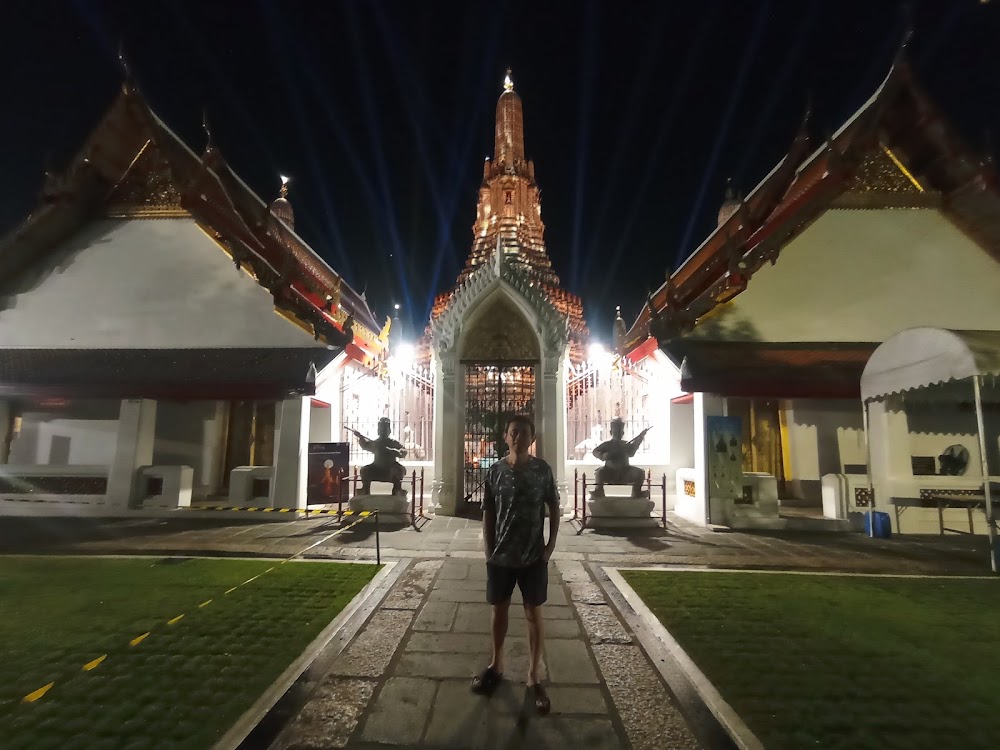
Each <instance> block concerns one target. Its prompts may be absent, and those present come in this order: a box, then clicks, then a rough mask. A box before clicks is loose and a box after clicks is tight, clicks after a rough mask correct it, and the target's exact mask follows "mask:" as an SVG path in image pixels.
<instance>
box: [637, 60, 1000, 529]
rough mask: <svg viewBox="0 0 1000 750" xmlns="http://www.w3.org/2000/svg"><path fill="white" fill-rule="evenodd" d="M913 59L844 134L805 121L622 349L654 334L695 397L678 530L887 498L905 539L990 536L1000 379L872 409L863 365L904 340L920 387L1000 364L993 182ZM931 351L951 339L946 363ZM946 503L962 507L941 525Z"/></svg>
mask: <svg viewBox="0 0 1000 750" xmlns="http://www.w3.org/2000/svg"><path fill="white" fill-rule="evenodd" d="M904 54H905V52H904V53H901V54H900V57H899V59H897V61H896V63H895V64H894V66H893V67H892V69H891V72H890V73H889V74H888V76H887V78H886V79H885V81H884V82H883V83H882V85H881V86H879V88H878V90H877V91H876V92H875V93H874V94H873V95H872V97H871V98H870V99H869V100H868V101H867V102H865V104H864V105H863V106H862V107H861V108H860V109H859V110H858V111H857V112H856V113H855V114H854V115H853V116H852V117H851V118H850V119H849V120H848V121H847V122H846V123H844V125H843V126H842V127H840V128H839V129H838V130H837V131H836V132H835V133H833V135H831V136H830V137H828V138H827V139H825V140H823V141H821V142H815V141H813V139H811V138H810V137H809V135H808V128H807V124H806V123H804V124H803V127H802V128H801V129H800V131H799V133H798V134H797V135H796V136H795V137H794V139H793V141H792V143H791V146H790V147H789V149H788V153H787V154H786V155H785V157H784V158H783V159H782V160H781V161H780V162H779V163H778V164H777V165H776V166H775V167H774V169H773V170H772V171H771V172H770V173H769V174H767V175H766V176H765V177H764V179H763V180H761V181H760V183H759V184H757V185H756V187H754V188H753V189H752V190H750V191H749V192H748V194H747V195H746V197H745V198H742V197H738V196H737V195H736V194H734V193H733V192H730V193H729V194H728V195H727V201H726V204H725V205H724V206H723V208H722V210H721V211H720V213H719V222H718V226H717V227H716V228H715V229H714V230H713V231H712V232H711V233H710V234H709V236H708V237H707V238H706V239H705V240H704V242H702V243H701V245H700V246H699V247H698V248H697V249H696V250H695V251H694V252H693V253H692V254H691V256H690V257H688V258H687V259H686V260H685V261H684V262H683V263H682V264H681V265H680V267H679V268H677V269H676V270H675V271H673V272H672V273H671V274H669V276H668V278H667V281H666V283H664V284H663V285H662V286H661V287H660V288H659V289H658V290H657V291H656V292H655V294H653V295H652V296H651V297H650V299H649V300H648V303H647V305H646V306H645V308H644V309H643V311H642V313H641V314H640V315H639V318H638V319H637V320H636V322H635V323H634V324H633V325H632V326H631V327H630V330H629V331H628V333H627V334H626V336H625V338H626V344H625V348H626V349H627V350H630V351H631V350H635V349H636V348H639V347H644V346H648V343H649V340H650V338H653V339H655V340H656V341H657V342H658V346H659V348H660V350H661V351H663V352H664V353H666V354H667V355H668V356H669V357H670V359H671V360H672V361H673V362H674V363H675V364H676V365H677V367H678V368H679V369H680V387H681V389H682V390H683V391H684V392H686V393H687V394H690V395H688V396H683V397H681V398H677V399H675V400H674V402H673V403H672V405H671V411H672V418H679V417H681V415H684V418H686V419H688V420H689V422H690V424H691V425H692V427H693V429H692V430H691V431H690V433H689V435H688V437H687V440H688V441H690V443H691V445H692V446H693V456H692V461H691V463H690V465H689V466H687V467H683V468H681V469H679V470H678V471H677V475H676V479H677V481H676V494H677V500H676V512H677V513H678V515H680V516H682V517H684V518H687V519H690V520H692V521H694V522H696V523H700V524H705V523H718V524H725V525H728V526H742V527H754V526H758V527H785V526H790V525H791V526H794V525H796V524H798V525H803V524H804V523H805V522H806V519H804V518H803V516H812V517H814V519H817V520H816V521H815V523H822V521H820V520H818V519H825V520H826V523H828V525H830V526H833V527H836V526H837V525H838V524H839V525H845V524H847V523H848V520H849V519H857V518H858V517H860V514H861V513H862V512H863V511H866V510H869V509H870V508H871V507H872V502H873V501H874V505H875V508H876V509H879V510H882V511H886V512H888V513H890V515H891V516H892V519H893V521H892V522H893V527H894V529H895V530H896V531H897V532H900V531H902V532H903V533H927V532H931V533H938V532H939V529H943V528H944V527H945V526H947V527H950V528H956V527H957V528H958V529H959V530H961V529H966V530H967V531H974V532H976V533H983V531H984V530H985V528H986V524H985V518H984V516H983V510H982V508H983V505H982V503H981V498H982V493H983V492H984V488H988V485H989V484H990V480H997V476H996V475H997V474H1000V468H998V467H1000V443H998V433H1000V413H998V411H997V402H998V399H1000V393H998V390H997V386H996V377H995V370H994V371H989V370H987V369H984V370H982V372H981V373H980V374H981V375H983V380H982V382H981V383H978V381H977V386H976V392H975V394H974V393H973V386H972V383H971V381H968V380H967V381H965V382H957V381H956V382H952V383H950V385H949V387H948V388H946V389H943V390H942V389H935V388H930V387H927V388H924V389H922V390H908V389H912V388H913V385H912V384H910V385H906V386H905V387H904V386H903V385H899V386H898V387H890V390H888V391H887V390H886V389H884V388H883V389H882V390H876V391H871V389H866V396H865V401H866V404H865V405H864V406H863V404H862V388H863V385H862V384H863V382H864V378H865V377H870V376H871V369H872V368H869V373H868V375H866V366H868V364H869V362H871V363H872V365H873V367H874V365H875V363H876V358H874V357H873V353H875V352H876V350H882V349H884V348H885V349H893V348H894V347H895V350H896V353H897V354H900V352H899V351H898V350H899V347H900V345H899V344H896V343H894V342H895V341H896V340H897V338H896V337H898V336H903V338H905V339H906V340H907V341H909V342H910V344H909V347H910V349H909V355H910V356H912V357H914V358H916V359H917V360H920V359H921V358H923V364H922V365H921V367H923V371H924V372H925V373H927V374H928V378H931V381H929V382H928V383H925V384H923V385H928V384H932V383H933V382H934V381H933V378H934V377H936V378H937V379H939V380H949V379H951V378H954V377H958V375H956V374H954V373H957V372H958V371H959V369H960V368H955V369H954V372H953V374H947V372H945V374H942V375H936V374H935V375H931V373H934V372H935V367H937V368H941V367H944V368H945V370H947V368H948V367H949V366H950V365H949V364H948V363H949V362H952V361H953V360H954V361H958V359H961V358H962V357H965V360H967V361H969V362H975V363H976V366H982V367H986V365H983V364H982V363H983V362H988V361H990V360H989V358H990V356H993V361H1000V360H997V359H996V356H995V355H996V351H997V347H998V344H1000V334H998V333H997V332H998V331H1000V265H998V261H1000V189H998V182H997V172H996V168H995V165H994V164H993V162H992V160H991V159H990V158H984V157H982V156H981V155H979V154H976V153H975V152H974V151H973V150H972V149H971V148H970V147H969V146H968V145H967V144H966V143H965V142H964V141H963V140H962V139H961V138H960V137H959V136H958V134H957V133H956V132H955V130H954V129H953V127H952V126H951V125H950V124H949V123H948V121H947V120H946V118H945V117H944V115H943V114H942V112H941V111H940V110H939V108H938V107H937V106H936V105H935V103H934V102H933V101H932V100H931V98H930V97H929V96H928V94H927V93H926V92H925V91H924V90H923V89H922V88H921V86H920V85H919V84H918V82H917V81H916V79H915V77H914V73H913V71H912V69H911V67H910V66H909V64H908V63H907V62H906V60H905V57H904ZM912 329H938V330H949V331H954V332H955V333H954V335H952V334H941V335H935V334H932V333H927V334H921V335H920V336H917V337H916V338H914V337H913V336H914V334H912V333H910V331H911V330H912ZM970 331H976V332H977V333H976V334H970V333H969V332H970ZM904 332H906V333H905V335H904ZM923 341H949V342H952V343H951V344H949V346H951V347H952V353H951V354H948V353H942V352H938V351H935V350H934V349H933V347H932V346H931V345H930V344H927V345H926V346H927V348H925V345H924V344H922V343H920V342H923ZM914 342H917V343H914ZM968 342H975V343H968ZM883 345H884V346H883ZM934 346H937V344H934ZM913 347H916V348H913ZM967 347H971V348H972V349H974V350H975V352H972V349H969V348H967ZM900 356H901V355H900ZM881 359H882V360H884V359H885V358H884V357H882V358H881ZM965 360H963V361H965ZM935 363H936V364H935ZM914 366H916V365H914ZM970 367H971V365H970ZM977 372H978V371H977ZM991 372H992V373H993V374H991ZM882 375H883V376H884V373H882ZM963 377H965V376H963ZM977 377H978V376H977ZM883 379H884V378H883ZM980 385H981V391H982V393H981V395H982V400H983V401H984V402H985V407H984V408H985V409H986V413H985V420H984V423H985V429H977V423H976V411H977V410H976V408H974V403H973V402H974V395H975V399H976V401H978V400H979V396H980ZM717 417H738V418H740V424H741V429H742V436H733V437H732V438H731V440H732V442H731V443H727V444H726V445H724V446H723V445H722V442H725V441H722V442H718V441H717V438H716V437H714V433H712V427H711V426H710V425H711V424H712V423H713V422H712V420H713V419H714V418H717ZM715 424H724V422H720V421H718V420H716V421H715ZM980 433H982V440H980V439H979V438H978V435H979V434H980ZM740 444H741V446H742V448H741V449H735V450H731V449H730V446H736V445H740ZM981 444H982V445H985V446H986V452H987V456H986V459H987V460H986V461H984V460H983V456H982V450H981V447H980V445H981ZM717 448H718V449H720V451H721V450H723V449H724V450H725V453H722V454H721V455H723V456H725V458H726V460H727V461H728V460H729V459H730V454H732V460H733V461H736V462H737V463H739V465H740V469H741V471H738V472H737V474H736V476H735V478H732V479H731V478H728V477H725V476H724V475H725V472H724V471H721V472H720V473H716V469H715V468H713V467H714V466H716V464H715V459H714V456H713V454H714V453H715V452H716V449H717ZM740 454H742V455H740ZM984 467H988V468H984ZM723 479H724V480H725V481H723ZM963 495H965V496H968V497H969V498H977V497H978V498H980V505H979V508H978V509H975V508H970V507H965V506H963V505H962V503H961V501H960V498H961V497H962V496H963ZM941 497H945V498H950V499H947V500H945V501H940V498H941ZM956 498H958V499H957V500H956ZM939 501H940V502H939ZM941 502H943V503H944V505H948V506H950V507H944V509H943V510H942V511H941V513H940V515H939V505H940V503H941ZM970 502H971V501H970ZM941 507H943V506H941Z"/></svg>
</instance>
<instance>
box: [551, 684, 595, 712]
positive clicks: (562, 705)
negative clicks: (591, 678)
mask: <svg viewBox="0 0 1000 750" xmlns="http://www.w3.org/2000/svg"><path fill="white" fill-rule="evenodd" d="M547 690H548V694H549V699H550V700H551V701H552V713H553V714H602V715H603V714H607V713H608V702H607V701H606V700H605V699H604V693H603V691H602V690H601V689H600V688H599V687H576V686H568V685H551V686H549V687H548V688H547Z"/></svg>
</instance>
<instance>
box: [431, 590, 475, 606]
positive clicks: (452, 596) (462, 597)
mask: <svg viewBox="0 0 1000 750" xmlns="http://www.w3.org/2000/svg"><path fill="white" fill-rule="evenodd" d="M485 598H486V597H485V595H484V592H483V591H478V590H472V591H469V590H465V589H454V588H450V587H449V588H436V589H433V590H432V591H431V593H430V601H432V602H481V601H483V600H484V599H485Z"/></svg>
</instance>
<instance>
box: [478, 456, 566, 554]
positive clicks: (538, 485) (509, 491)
mask: <svg viewBox="0 0 1000 750" xmlns="http://www.w3.org/2000/svg"><path fill="white" fill-rule="evenodd" d="M558 500H559V493H558V492H557V491H556V482H555V478H554V477H553V476H552V468H551V467H550V466H549V465H548V464H547V463H545V461H543V460H542V459H540V458H536V457H535V456H531V457H530V458H529V459H528V460H527V461H526V462H525V463H523V464H521V465H520V466H511V465H510V464H509V463H508V462H507V461H506V460H505V459H501V460H500V461H497V462H496V463H495V464H493V465H492V466H491V467H490V470H489V472H488V473H487V474H486V496H485V498H484V500H483V513H491V512H492V513H494V514H495V517H496V544H495V546H494V547H493V554H492V555H490V557H489V559H488V562H490V563H493V564H494V565H502V566H503V567H506V568H521V567H525V566H528V565H531V564H532V563H535V562H537V561H538V560H539V559H540V558H541V557H542V553H543V552H544V550H545V537H544V534H543V531H542V529H543V528H544V524H545V504H546V503H550V504H555V503H558Z"/></svg>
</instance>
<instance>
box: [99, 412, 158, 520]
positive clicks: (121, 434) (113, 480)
mask: <svg viewBox="0 0 1000 750" xmlns="http://www.w3.org/2000/svg"><path fill="white" fill-rule="evenodd" d="M155 440H156V402H155V401H151V400H149V399H125V400H124V401H122V404H121V408H120V410H119V412H118V435H117V437H116V439H115V457H114V460H113V461H112V462H111V470H110V471H109V472H108V490H107V497H108V502H110V503H111V504H112V505H117V506H121V507H128V506H129V505H130V504H131V503H132V498H133V495H134V493H135V474H136V469H138V468H139V467H140V466H149V465H151V464H152V463H153V443H154V442H155Z"/></svg>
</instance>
